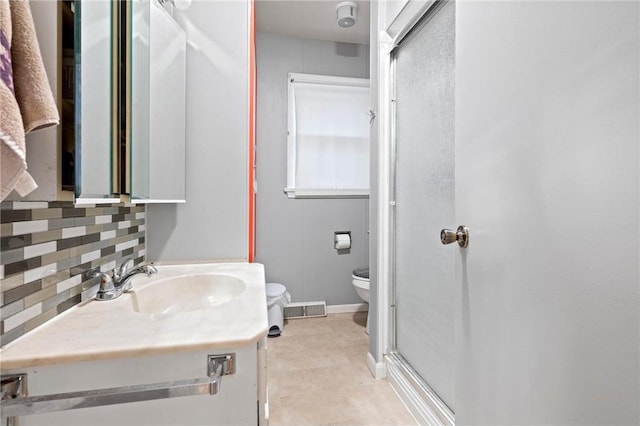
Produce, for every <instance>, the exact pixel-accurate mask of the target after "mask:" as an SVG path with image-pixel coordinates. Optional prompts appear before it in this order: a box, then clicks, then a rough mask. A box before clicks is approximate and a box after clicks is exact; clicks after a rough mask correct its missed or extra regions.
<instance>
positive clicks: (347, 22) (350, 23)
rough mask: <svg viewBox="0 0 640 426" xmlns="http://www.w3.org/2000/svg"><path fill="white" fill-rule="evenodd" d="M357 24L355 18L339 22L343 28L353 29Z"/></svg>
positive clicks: (343, 19)
mask: <svg viewBox="0 0 640 426" xmlns="http://www.w3.org/2000/svg"><path fill="white" fill-rule="evenodd" d="M355 23H356V20H355V19H353V18H342V19H339V20H338V25H339V26H341V27H342V28H349V27H352V26H353V24H355Z"/></svg>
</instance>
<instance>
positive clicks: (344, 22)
mask: <svg viewBox="0 0 640 426" xmlns="http://www.w3.org/2000/svg"><path fill="white" fill-rule="evenodd" d="M336 14H337V16H338V26H339V27H342V28H349V27H352V26H353V24H355V23H356V18H357V17H358V5H357V4H356V2H354V1H343V2H340V3H338V5H337V6H336Z"/></svg>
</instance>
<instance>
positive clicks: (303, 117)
mask: <svg viewBox="0 0 640 426" xmlns="http://www.w3.org/2000/svg"><path fill="white" fill-rule="evenodd" d="M368 111H369V80H368V79H363V78H347V77H331V76H321V75H309V74H293V73H292V74H289V121H288V138H287V188H285V192H286V193H287V194H288V196H289V198H301V197H308V198H331V197H344V198H356V197H367V196H368V195H369V115H368Z"/></svg>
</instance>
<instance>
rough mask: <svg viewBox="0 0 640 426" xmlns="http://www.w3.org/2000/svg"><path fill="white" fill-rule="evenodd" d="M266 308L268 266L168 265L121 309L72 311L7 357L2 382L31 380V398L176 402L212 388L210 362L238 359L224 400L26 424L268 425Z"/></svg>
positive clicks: (39, 418) (104, 305)
mask: <svg viewBox="0 0 640 426" xmlns="http://www.w3.org/2000/svg"><path fill="white" fill-rule="evenodd" d="M265 300H266V299H265V291H264V268H263V266H262V265H260V264H248V263H211V264H193V265H166V266H165V265H159V266H158V273H157V274H156V275H154V276H153V277H152V278H147V277H144V276H139V277H136V278H135V279H134V280H133V290H132V291H130V292H128V293H125V294H123V295H122V296H120V297H119V298H117V299H115V300H112V301H103V302H98V301H90V302H87V303H84V304H82V305H79V306H77V307H74V308H72V309H70V310H69V311H68V312H66V313H64V314H62V315H60V316H59V317H58V318H56V319H54V320H52V321H50V322H48V323H46V324H45V325H43V326H42V327H40V328H38V329H36V330H34V331H33V332H31V333H28V334H27V335H25V336H24V337H22V338H20V339H18V340H16V341H15V342H12V343H11V344H9V345H7V346H6V347H5V348H3V349H2V351H1V352H0V356H1V362H2V364H1V369H2V375H3V376H6V375H9V374H18V373H22V374H24V373H26V374H27V387H28V395H27V396H28V397H33V396H38V395H51V394H60V393H68V392H79V391H92V390H101V389H108V388H119V389H123V387H125V386H133V387H134V389H137V388H138V387H140V385H152V387H153V386H154V385H157V384H160V385H163V384H165V385H167V386H166V387H168V388H169V389H168V390H166V391H164V392H165V393H168V394H169V393H172V392H177V391H175V386H174V387H173V389H174V390H171V388H172V386H173V385H175V384H177V383H186V382H188V381H189V380H193V379H200V380H206V378H207V377H208V376H209V375H210V373H211V371H210V370H211V368H210V366H209V361H208V358H209V356H211V355H227V354H229V355H232V356H233V357H234V361H235V362H234V365H233V367H235V368H234V369H235V371H234V372H233V374H228V375H223V376H222V377H221V379H220V382H219V389H218V392H217V393H216V394H215V395H210V394H204V395H195V396H181V397H172V398H167V399H155V400H149V401H142V402H127V403H121V404H115V405H108V406H100V407H91V408H81V409H79V408H74V409H70V410H66V411H57V412H48V413H43V414H34V415H25V416H21V417H20V418H19V420H20V424H21V425H83V426H87V425H116V424H117V425H232V424H238V425H239V424H242V425H247V424H263V423H264V422H265V419H264V412H265V403H266V392H265V389H266V383H265V368H266V366H265V363H264V360H265V358H266V357H265V356H264V350H265V349H264V339H265V336H266V334H267V329H268V323H267V312H266V302H265ZM158 392H160V393H162V392H163V391H162V390H159V391H158ZM133 398H135V396H134V397H133ZM115 399H117V397H115ZM125 400H129V399H126V398H125ZM3 415H4V414H3Z"/></svg>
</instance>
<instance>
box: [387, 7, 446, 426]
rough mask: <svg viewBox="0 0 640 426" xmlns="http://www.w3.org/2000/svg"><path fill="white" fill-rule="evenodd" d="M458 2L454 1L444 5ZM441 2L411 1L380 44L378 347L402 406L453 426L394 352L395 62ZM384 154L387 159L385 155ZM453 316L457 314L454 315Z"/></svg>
mask: <svg viewBox="0 0 640 426" xmlns="http://www.w3.org/2000/svg"><path fill="white" fill-rule="evenodd" d="M443 1H455V0H443ZM437 3H438V0H432V1H427V2H421V1H419V0H409V1H408V2H407V3H406V5H405V7H404V8H403V9H402V11H401V12H400V14H399V15H398V16H397V17H396V18H395V19H394V20H393V22H392V23H391V24H390V25H389V27H388V28H384V25H380V27H381V29H386V35H388V36H389V38H388V39H387V40H381V42H380V45H379V70H380V82H379V85H380V86H379V87H380V93H379V110H380V127H379V132H380V141H381V144H380V153H381V155H380V162H379V166H380V169H379V172H380V177H379V182H381V183H382V181H384V179H386V185H383V184H381V185H380V197H379V200H378V211H379V217H380V219H381V222H380V223H381V230H380V231H381V232H380V233H379V239H378V244H379V245H378V247H382V248H384V249H385V250H380V252H379V256H378V260H379V262H378V264H379V269H380V275H379V298H378V307H379V308H378V309H379V310H378V312H379V313H381V314H382V315H380V318H378V326H379V330H380V332H379V333H378V345H379V346H378V347H379V348H384V350H383V354H384V366H385V370H386V378H387V380H389V382H390V383H391V385H392V386H393V387H394V389H395V390H396V391H397V392H398V394H399V395H400V397H401V399H402V400H403V402H404V403H405V404H406V405H407V407H408V408H409V410H410V411H411V413H412V414H413V415H414V417H415V418H416V419H417V420H418V421H419V422H420V423H421V424H436V425H451V426H453V425H454V424H455V416H454V413H453V412H452V411H451V410H450V409H449V408H448V407H447V405H446V404H445V403H444V402H443V401H442V400H441V399H440V397H439V396H438V395H437V394H436V392H435V391H433V389H431V387H430V386H429V385H428V384H427V383H426V382H425V381H424V380H423V379H422V378H421V377H420V376H419V374H418V373H417V372H416V371H415V370H414V369H413V368H412V367H411V366H410V365H409V363H408V362H407V361H406V360H404V358H403V357H402V356H401V355H400V354H399V353H398V352H397V350H396V348H397V345H396V343H397V342H396V334H397V333H396V331H397V329H396V326H397V324H396V309H395V291H396V283H395V258H396V250H395V237H396V235H395V221H396V217H395V194H396V182H395V181H396V158H395V154H396V131H395V129H396V122H395V119H396V108H395V106H396V104H395V99H396V95H395V77H396V73H395V71H396V70H395V62H396V54H397V51H398V47H399V46H400V44H401V43H402V42H403V41H404V40H405V38H406V37H407V36H408V35H409V34H410V33H411V32H412V31H413V30H414V29H415V30H420V29H421V25H422V24H423V22H424V20H425V19H428V15H430V14H431V13H432V12H434V10H436V9H437V8H438V5H437ZM383 21H384V14H382V17H380V16H379V24H381V23H382V22H383ZM383 153H384V154H386V155H383ZM452 315H453V312H452Z"/></svg>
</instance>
